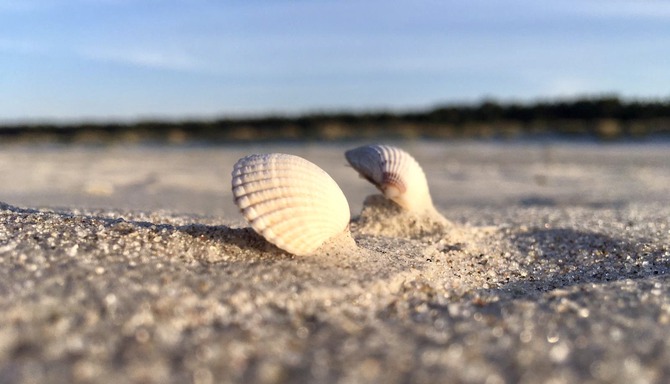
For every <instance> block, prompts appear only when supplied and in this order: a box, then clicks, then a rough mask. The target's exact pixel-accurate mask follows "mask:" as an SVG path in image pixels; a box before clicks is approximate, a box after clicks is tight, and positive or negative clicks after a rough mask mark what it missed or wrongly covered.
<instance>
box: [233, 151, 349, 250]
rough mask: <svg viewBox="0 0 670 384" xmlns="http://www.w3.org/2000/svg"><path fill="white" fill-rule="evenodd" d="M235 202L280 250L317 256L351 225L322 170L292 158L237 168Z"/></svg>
mask: <svg viewBox="0 0 670 384" xmlns="http://www.w3.org/2000/svg"><path fill="white" fill-rule="evenodd" d="M232 187H233V196H234V197H235V204H237V206H238V207H239V208H240V210H241V211H242V214H243V215H244V217H245V218H246V219H247V221H248V222H249V224H251V227H252V228H253V229H254V230H255V231H256V232H257V233H259V234H260V235H261V236H263V237H264V238H265V239H266V240H267V241H269V242H271V243H272V244H274V245H276V246H277V247H279V248H281V249H283V250H285V251H287V252H289V253H292V254H294V255H298V256H303V255H309V254H312V253H314V251H316V250H317V249H318V248H319V247H320V246H321V245H322V244H324V243H325V242H326V241H328V240H329V239H331V238H333V237H335V236H337V235H339V234H341V233H343V232H344V231H345V230H346V229H347V228H348V225H349V219H350V216H349V204H348V203H347V199H346V197H345V196H344V193H342V190H341V189H340V187H339V186H338V185H337V183H336V182H335V181H334V180H333V179H332V178H331V177H330V176H329V175H328V174H327V173H326V172H325V171H324V170H322V169H321V168H319V167H318V166H316V165H314V164H312V163H311V162H309V161H307V160H305V159H303V158H301V157H298V156H293V155H286V154H280V153H271V154H261V155H250V156H247V157H244V158H242V159H240V160H238V161H237V163H236V164H235V166H234V168H233V180H232Z"/></svg>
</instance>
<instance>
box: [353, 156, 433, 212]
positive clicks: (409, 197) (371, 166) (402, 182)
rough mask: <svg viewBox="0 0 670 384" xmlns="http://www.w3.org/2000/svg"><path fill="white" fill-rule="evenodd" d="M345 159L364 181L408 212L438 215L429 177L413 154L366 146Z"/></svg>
mask: <svg viewBox="0 0 670 384" xmlns="http://www.w3.org/2000/svg"><path fill="white" fill-rule="evenodd" d="M345 157H346V158H347V161H348V162H349V164H351V166H352V167H354V169H355V170H357V171H358V173H359V174H360V175H361V177H363V178H365V179H367V180H368V181H369V182H371V183H372V184H374V185H375V186H376V187H377V188H378V189H379V190H380V191H382V193H383V194H384V196H386V198H388V199H390V200H392V201H394V202H395V203H397V204H398V205H400V206H401V207H402V208H404V209H405V210H408V211H412V212H423V211H435V208H434V207H433V200H432V199H431V197H430V191H429V190H428V181H427V180H426V175H425V174H424V173H423V169H421V166H420V165H419V163H418V162H417V161H416V160H414V158H413V157H412V156H411V155H410V154H409V153H407V152H405V151H403V150H402V149H400V148H397V147H393V146H389V145H364V146H362V147H358V148H354V149H352V150H349V151H347V152H345Z"/></svg>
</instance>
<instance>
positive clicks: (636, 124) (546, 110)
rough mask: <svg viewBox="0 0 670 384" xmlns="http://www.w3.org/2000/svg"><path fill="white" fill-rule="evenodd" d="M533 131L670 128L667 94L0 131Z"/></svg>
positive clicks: (294, 135) (121, 135)
mask: <svg viewBox="0 0 670 384" xmlns="http://www.w3.org/2000/svg"><path fill="white" fill-rule="evenodd" d="M537 134H558V135H573V136H575V135H578V136H579V135H582V136H586V135H588V136H595V137H600V138H605V139H616V138H620V137H644V136H648V135H655V134H662V135H668V134H670V100H663V101H661V100H657V101H641V100H622V99H620V98H618V97H609V96H608V97H597V98H580V99H575V100H557V101H538V102H534V103H528V104H521V103H500V102H496V101H494V100H486V101H483V102H481V103H478V104H453V105H444V106H438V107H435V108H432V109H428V110H425V111H412V112H392V111H379V112H359V113H349V112H332V113H312V114H305V115H301V116H295V117H293V116H279V115H276V116H260V117H248V118H239V117H235V118H232V117H230V118H220V119H216V120H191V121H140V122H135V123H79V124H65V125H52V124H14V125H3V126H0V138H5V139H11V138H14V139H31V138H38V139H39V138H42V139H44V138H46V139H53V140H57V141H64V142H70V141H108V140H159V141H165V140H168V141H177V142H178V141H184V140H202V141H208V142H209V141H213V142H216V141H243V140H263V139H265V140H276V139H296V140H304V139H350V138H372V137H377V136H385V137H479V136H517V135H537Z"/></svg>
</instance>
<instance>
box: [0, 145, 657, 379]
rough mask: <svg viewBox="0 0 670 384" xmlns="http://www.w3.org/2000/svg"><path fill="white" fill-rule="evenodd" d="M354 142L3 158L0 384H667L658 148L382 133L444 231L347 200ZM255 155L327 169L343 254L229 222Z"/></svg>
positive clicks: (65, 151)
mask: <svg viewBox="0 0 670 384" xmlns="http://www.w3.org/2000/svg"><path fill="white" fill-rule="evenodd" d="M360 144H363V143H359V142H353V143H336V144H325V143H323V144H321V143H302V144H299V143H292V144H287V143H277V144H264V145H251V144H245V145H235V146H232V145H231V146H197V145H191V146H189V145H175V146H151V145H134V146H123V145H110V146H59V145H46V144H39V145H38V144H16V145H4V146H0V181H2V183H1V185H0V201H2V203H1V204H0V261H1V263H0V275H1V277H0V292H1V293H2V295H1V296H0V310H1V311H2V316H1V317H0V382H3V383H5V382H7V383H63V382H75V383H89V382H90V383H122V382H124V383H125V382H134V383H189V382H192V383H198V384H205V383H224V382H255V383H277V382H279V383H295V382H319V383H366V382H369V383H410V382H411V383H436V382H445V383H460V382H463V383H487V384H498V383H540V382H542V383H575V382H582V383H662V382H667V381H668V380H670V337H669V336H668V335H670V279H669V277H668V276H669V275H668V274H669V272H670V205H669V203H670V144H668V143H667V142H666V143H611V144H597V143H591V142H567V141H536V142H507V143H506V142H486V141H458V142H439V141H438V142H426V141H420V140H416V141H406V142H394V143H392V144H394V145H398V146H400V147H402V148H404V149H405V150H407V151H408V152H410V153H412V155H414V156H415V157H416V159H417V160H418V161H419V163H420V164H421V165H422V167H423V168H424V170H425V172H426V175H427V178H428V181H429V184H430V187H431V192H432V196H433V200H434V203H435V206H436V208H437V209H438V210H439V211H440V213H441V214H443V215H444V216H445V217H446V218H448V219H449V220H450V221H451V222H452V223H453V224H454V225H453V227H449V228H448V229H447V230H445V231H444V232H437V233H430V234H423V235H422V234H417V233H413V232H411V231H407V230H404V229H403V226H402V225H398V224H399V223H400V224H401V221H399V220H397V219H395V218H394V217H393V215H390V216H389V215H388V209H387V208H388V207H386V206H385V205H384V204H383V203H381V202H380V199H379V198H371V199H368V200H367V201H368V203H367V204H366V205H365V206H364V201H366V197H367V196H369V195H374V194H376V193H377V191H376V190H375V188H374V187H373V186H372V185H371V184H369V183H368V182H366V181H365V180H363V179H361V178H359V177H358V175H357V174H356V172H355V171H354V170H353V169H351V167H348V166H347V165H345V164H346V161H345V159H344V156H343V153H344V151H345V150H346V149H349V148H353V147H355V146H357V145H360ZM267 152H283V153H291V154H294V155H298V156H301V157H304V158H306V159H308V160H310V161H312V162H313V163H315V164H317V165H319V166H320V167H321V168H323V169H324V170H325V171H326V172H328V173H329V174H330V175H331V176H332V177H333V179H334V180H335V181H336V182H337V183H338V184H339V185H340V187H341V188H342V190H343V192H344V194H345V195H346V197H347V200H348V201H349V206H350V209H351V214H352V219H353V221H352V223H351V234H352V236H353V238H354V240H355V241H356V247H357V248H355V249H342V250H339V251H335V252H328V253H323V254H318V255H315V256H310V257H297V256H293V255H289V254H287V253H285V252H283V251H281V250H279V249H277V248H276V247H274V246H272V245H270V244H268V243H267V242H266V241H265V240H264V239H263V238H262V237H260V236H259V235H257V234H255V233H254V232H253V231H252V230H251V229H250V228H248V227H247V224H246V222H245V221H244V219H243V217H242V216H241V214H240V213H239V212H238V209H237V207H236V206H235V205H234V204H233V198H232V194H231V188H230V172H231V170H232V166H233V164H234V163H235V161H236V160H237V159H238V158H240V157H242V156H245V155H247V154H250V153H267ZM364 208H365V209H366V210H367V211H366V212H371V213H369V215H368V216H366V217H364V219H365V220H367V221H370V220H372V221H374V220H376V219H379V220H380V222H381V223H383V224H380V225H379V226H369V225H366V224H365V223H366V222H367V221H365V220H361V218H359V215H360V214H361V211H362V210H363V209H364ZM385 210H386V211H385ZM384 223H388V225H386V224H384Z"/></svg>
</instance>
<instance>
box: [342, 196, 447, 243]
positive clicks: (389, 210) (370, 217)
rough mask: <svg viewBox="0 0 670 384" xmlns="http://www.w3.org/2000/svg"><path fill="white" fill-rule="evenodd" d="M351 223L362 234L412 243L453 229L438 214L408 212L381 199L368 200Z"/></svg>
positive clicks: (383, 198)
mask: <svg viewBox="0 0 670 384" xmlns="http://www.w3.org/2000/svg"><path fill="white" fill-rule="evenodd" d="M353 223H354V225H355V226H356V231H359V232H360V233H363V234H368V235H374V236H387V237H406V238H413V239H416V238H422V237H426V236H435V235H443V234H446V233H448V232H449V231H450V230H452V229H454V228H455V227H456V226H455V225H454V224H452V223H451V222H449V221H448V220H447V219H445V218H444V217H443V216H442V215H440V214H439V213H438V212H437V211H435V212H425V213H417V212H409V211H406V210H404V209H402V208H401V207H399V206H398V205H397V204H395V203H394V202H392V201H390V200H388V199H387V198H385V197H384V196H383V195H370V196H368V197H367V198H366V199H365V201H364V202H363V210H362V211H361V214H360V215H359V216H358V217H356V218H354V220H353Z"/></svg>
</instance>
